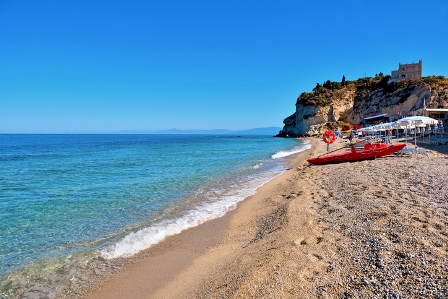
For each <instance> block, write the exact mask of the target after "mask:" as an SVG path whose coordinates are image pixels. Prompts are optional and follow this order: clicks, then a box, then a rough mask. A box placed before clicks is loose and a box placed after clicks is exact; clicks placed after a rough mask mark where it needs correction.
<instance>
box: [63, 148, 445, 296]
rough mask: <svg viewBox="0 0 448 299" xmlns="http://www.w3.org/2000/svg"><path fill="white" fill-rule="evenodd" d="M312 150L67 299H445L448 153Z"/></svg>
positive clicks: (436, 151) (437, 149)
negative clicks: (327, 157) (346, 155)
mask: <svg viewBox="0 0 448 299" xmlns="http://www.w3.org/2000/svg"><path fill="white" fill-rule="evenodd" d="M311 142H312V146H313V147H312V149H311V150H308V151H306V152H303V153H300V154H299V155H297V156H295V157H294V159H293V160H291V166H290V169H289V170H287V171H286V172H285V173H283V174H282V175H280V176H278V177H276V178H275V179H273V180H272V181H270V182H269V183H267V184H265V185H264V186H262V187H260V188H259V189H258V190H257V193H256V194H255V195H254V196H251V197H249V198H247V199H246V200H245V201H243V202H241V203H240V204H239V205H238V207H237V209H236V210H234V211H232V212H230V213H228V214H227V215H226V216H224V217H222V218H219V219H215V220H212V221H208V222H206V223H204V224H202V225H200V226H198V227H195V228H191V229H189V230H186V231H184V232H182V233H181V234H179V235H176V236H172V237H169V238H167V239H166V240H165V241H163V242H161V243H159V244H157V245H155V246H152V247H151V248H149V249H148V250H146V251H144V252H142V253H140V254H139V255H138V257H136V258H135V259H134V260H135V262H133V263H130V264H127V265H125V266H124V267H123V269H121V270H120V271H117V272H116V273H115V274H113V275H110V276H109V277H107V278H105V279H103V280H101V282H100V283H99V284H94V285H93V288H91V289H90V290H89V293H88V294H87V295H86V294H84V295H82V296H80V295H76V296H75V295H72V296H67V297H76V298H79V297H82V298H89V299H90V298H447V297H448V291H447V290H448V283H447V281H448V279H447V273H448V263H447V260H448V230H447V226H448V203H447V198H448V154H447V149H448V148H447V146H432V148H431V149H432V150H433V151H432V152H431V153H430V154H429V158H426V157H424V156H422V155H417V156H415V155H406V156H401V157H395V156H393V157H392V156H391V157H386V158H378V159H375V160H368V161H362V162H356V163H342V164H335V165H323V166H310V165H309V164H308V163H307V162H306V161H305V160H306V158H307V157H310V156H315V155H317V154H321V153H324V151H325V144H324V143H323V142H322V141H320V140H318V139H311ZM337 142H338V144H334V145H332V148H337V147H338V146H340V145H342V144H343V142H344V141H337Z"/></svg>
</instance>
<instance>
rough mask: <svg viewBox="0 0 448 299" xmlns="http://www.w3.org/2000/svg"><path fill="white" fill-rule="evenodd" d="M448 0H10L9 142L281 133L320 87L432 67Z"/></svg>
mask: <svg viewBox="0 0 448 299" xmlns="http://www.w3.org/2000/svg"><path fill="white" fill-rule="evenodd" d="M447 28H448V0H427V1H414V0H394V1H384V0H378V1H359V0H356V1H351V0H349V1H327V0H321V1H298V0H296V1H289V0H286V1H282V0H276V1H270V0H257V1H252V0H246V1H244V0H238V1H235V0H223V1H221V0H216V1H214V0H205V1H203V0H188V1H178V0H173V1H169V0H160V1H151V0H147V1H133V0H128V1H114V0H108V1H99V0H89V1H85V0H76V1H72V0H64V1H61V0H53V1H51V0H40V1H32V0H29V1H26V0H9V1H8V0H6V1H5V0H0V133H89V132H104V133H113V132H122V131H129V130H133V131H145V130H165V129H171V128H177V129H185V130H189V129H230V130H244V129H250V128H260V127H271V126H277V127H282V126H283V119H284V118H286V117H287V116H289V115H291V114H292V113H294V112H295V102H296V99H297V97H298V96H299V95H300V94H301V93H302V92H310V91H312V89H313V88H314V87H315V86H316V83H320V84H322V83H324V82H325V81H327V80H331V81H341V79H342V76H345V77H346V79H347V80H356V79H358V78H361V77H364V76H369V77H373V76H375V74H378V73H380V72H382V73H384V74H386V75H387V74H390V72H391V71H392V70H396V69H398V64H399V63H412V62H418V61H419V60H420V59H422V61H423V76H429V75H443V76H445V77H448V33H447Z"/></svg>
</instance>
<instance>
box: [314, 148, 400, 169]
mask: <svg viewBox="0 0 448 299" xmlns="http://www.w3.org/2000/svg"><path fill="white" fill-rule="evenodd" d="M405 146H406V144H405V143H396V144H392V145H388V144H366V145H365V147H364V149H363V150H359V151H357V150H355V148H354V147H352V150H351V151H350V152H345V153H339V154H333V155H323V156H319V157H315V158H310V159H308V160H307V161H308V162H309V163H311V164H314V165H324V164H336V163H344V162H356V161H362V160H366V159H371V158H376V157H382V156H387V155H390V154H393V153H396V152H398V151H400V150H402V149H403V148H404V147H405Z"/></svg>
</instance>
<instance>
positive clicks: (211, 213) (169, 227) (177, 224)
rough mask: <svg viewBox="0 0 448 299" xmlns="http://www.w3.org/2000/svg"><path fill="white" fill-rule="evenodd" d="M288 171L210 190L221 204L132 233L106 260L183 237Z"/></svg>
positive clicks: (278, 169)
mask: <svg viewBox="0 0 448 299" xmlns="http://www.w3.org/2000/svg"><path fill="white" fill-rule="evenodd" d="M284 170H285V169H284V168H283V167H280V166H279V167H276V168H274V169H272V170H270V171H269V172H264V173H261V174H259V175H258V176H257V177H252V178H251V179H249V180H247V181H246V182H245V183H244V184H243V185H241V184H238V185H237V184H235V185H234V186H230V188H226V189H222V190H216V189H214V190H210V191H209V194H208V195H210V196H211V197H213V198H215V197H218V201H216V202H209V203H205V204H202V205H199V206H198V207H196V208H193V209H191V210H189V211H186V212H185V213H184V214H183V215H182V216H181V217H179V218H176V219H168V220H163V221H161V222H159V223H157V224H154V225H152V226H150V227H146V228H142V229H140V230H139V231H136V232H133V233H130V234H129V235H127V236H125V237H124V238H123V239H122V240H121V241H119V242H118V243H116V244H114V245H111V246H109V247H107V248H105V249H103V250H102V251H101V255H102V256H103V257H104V258H106V259H113V258H118V257H130V256H132V255H134V254H136V253H138V252H139V251H141V250H144V249H147V248H149V247H150V246H152V245H154V244H157V243H159V242H161V241H163V240H164V239H165V238H166V237H168V236H172V235H176V234H179V233H180V232H182V231H183V230H185V229H188V228H191V227H195V226H198V225H200V224H202V223H204V222H205V221H207V220H211V219H215V218H219V217H222V216H224V215H225V214H226V213H227V212H228V211H231V210H233V209H235V208H236V205H237V204H238V202H240V201H242V200H244V199H245V198H246V197H248V196H251V195H253V194H255V191H256V189H257V188H258V187H260V186H262V185H264V184H265V183H267V182H269V181H270V180H271V179H272V178H274V177H276V176H277V175H279V174H281V173H282V172H283V171H284ZM206 197H207V194H206Z"/></svg>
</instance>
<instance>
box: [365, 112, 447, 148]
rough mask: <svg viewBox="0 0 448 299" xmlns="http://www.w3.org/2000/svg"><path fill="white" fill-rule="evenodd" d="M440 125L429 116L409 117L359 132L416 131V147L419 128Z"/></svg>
mask: <svg viewBox="0 0 448 299" xmlns="http://www.w3.org/2000/svg"><path fill="white" fill-rule="evenodd" d="M438 123H439V121H438V120H436V119H434V118H431V117H427V116H409V117H405V118H401V119H399V120H397V121H394V122H392V123H384V124H379V125H375V126H371V127H366V128H362V129H359V130H358V131H364V132H378V131H386V130H392V129H405V130H407V129H415V130H414V139H415V144H414V145H415V146H417V129H416V128H417V127H426V126H427V125H437V124H438Z"/></svg>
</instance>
